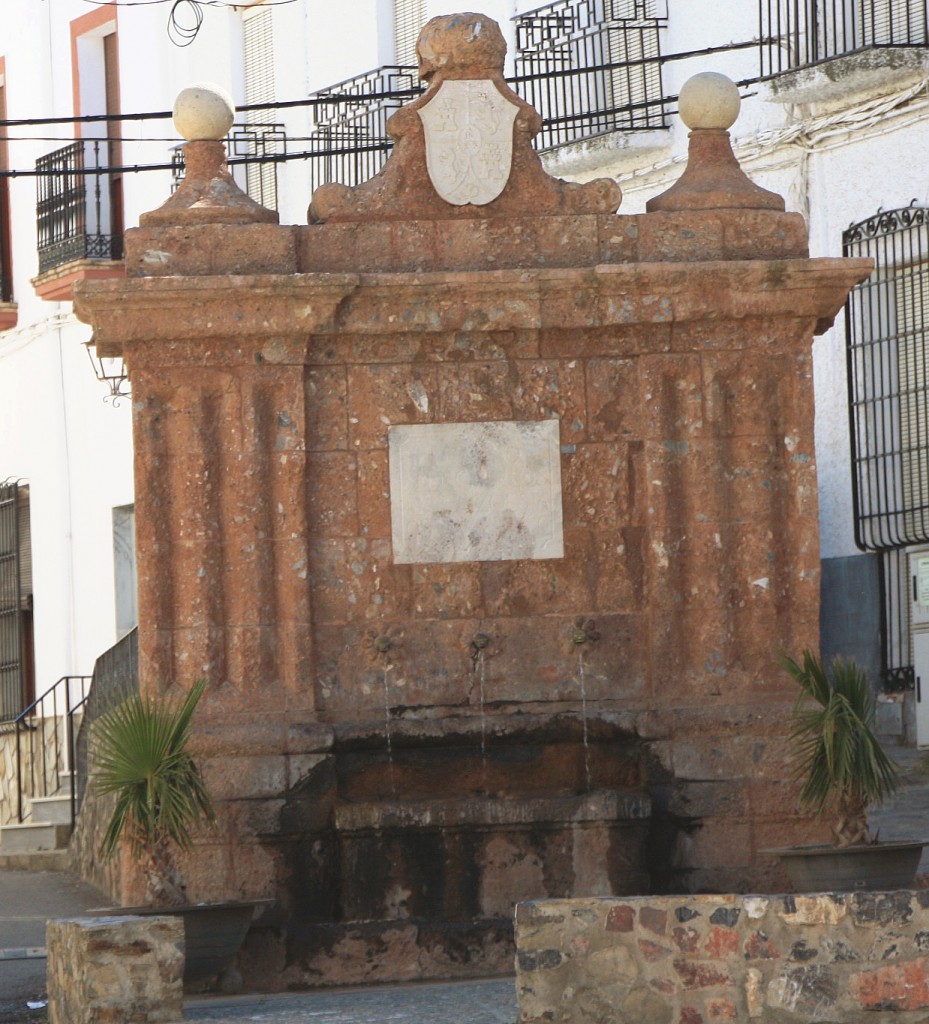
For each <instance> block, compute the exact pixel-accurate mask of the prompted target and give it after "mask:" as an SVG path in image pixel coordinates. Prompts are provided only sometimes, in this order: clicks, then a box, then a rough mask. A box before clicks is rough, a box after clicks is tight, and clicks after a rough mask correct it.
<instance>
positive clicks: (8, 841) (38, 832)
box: [0, 824, 71, 854]
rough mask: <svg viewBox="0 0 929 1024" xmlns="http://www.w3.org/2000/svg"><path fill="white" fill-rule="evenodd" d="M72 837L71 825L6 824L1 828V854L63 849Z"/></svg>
mask: <svg viewBox="0 0 929 1024" xmlns="http://www.w3.org/2000/svg"><path fill="white" fill-rule="evenodd" d="M70 837H71V825H70V824H67V825H31V824H27V825H4V826H3V828H0V854H5V853H34V852H36V851H38V850H62V849H64V848H65V847H66V846H67V845H68V840H69V839H70Z"/></svg>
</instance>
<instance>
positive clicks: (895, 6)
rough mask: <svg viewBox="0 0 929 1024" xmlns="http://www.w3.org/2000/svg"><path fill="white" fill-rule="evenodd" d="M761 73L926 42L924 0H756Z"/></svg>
mask: <svg viewBox="0 0 929 1024" xmlns="http://www.w3.org/2000/svg"><path fill="white" fill-rule="evenodd" d="M758 19H759V39H760V58H761V75H762V76H767V75H777V74H780V73H782V72H784V71H790V70H792V69H793V68H801V67H806V66H808V65H810V64H816V63H818V62H819V61H823V60H829V59H830V58H832V57H838V56H841V55H842V54H844V53H852V52H854V51H855V50H863V49H870V48H875V47H877V48H882V47H904V46H925V45H926V44H927V43H929V11H927V3H926V0H758Z"/></svg>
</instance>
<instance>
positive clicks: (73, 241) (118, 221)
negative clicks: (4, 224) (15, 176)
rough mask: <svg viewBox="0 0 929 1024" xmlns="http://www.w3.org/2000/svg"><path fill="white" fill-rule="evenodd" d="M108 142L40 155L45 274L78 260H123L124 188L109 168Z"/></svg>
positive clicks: (75, 145) (96, 141) (38, 210)
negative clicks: (122, 188)
mask: <svg viewBox="0 0 929 1024" xmlns="http://www.w3.org/2000/svg"><path fill="white" fill-rule="evenodd" d="M108 159H109V152H108V143H107V142H106V141H105V140H101V139H87V140H83V141H80V142H73V143H71V144H70V145H68V146H64V147H63V148H61V149H58V150H56V151H55V152H54V153H49V154H47V155H46V156H43V157H40V158H39V159H38V160H37V161H36V172H37V174H38V177H37V181H38V186H37V190H38V202H37V205H36V217H37V221H38V247H39V273H40V274H41V273H44V272H45V271H48V270H52V269H54V268H55V267H60V266H62V265H63V264H65V263H71V262H73V261H74V260H83V259H97V260H118V259H121V258H122V246H123V238H122V191H121V181H120V179H119V177H118V175H116V174H114V173H110V172H109V171H107V170H106V168H107V166H108Z"/></svg>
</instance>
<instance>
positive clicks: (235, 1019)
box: [0, 749, 929, 1024]
mask: <svg viewBox="0 0 929 1024" xmlns="http://www.w3.org/2000/svg"><path fill="white" fill-rule="evenodd" d="M892 753H893V755H894V757H895V758H896V759H897V760H898V761H899V762H900V764H901V766H902V768H903V769H904V776H903V782H902V785H901V787H900V789H899V790H898V792H897V794H896V795H895V796H894V797H892V798H891V799H890V800H889V801H888V802H887V803H886V804H885V805H884V807H883V808H881V809H880V810H877V811H873V812H872V813H871V824H872V828H875V829H879V830H880V836H881V838H882V839H912V838H926V839H927V840H929V752H926V751H917V750H903V749H895V750H893V751H892ZM920 870H921V871H922V872H924V873H925V874H926V875H927V876H929V850H927V852H926V853H924V855H923V860H922V863H921V864H920ZM106 902H107V901H106V899H105V897H103V896H101V894H100V893H99V892H97V891H96V890H95V889H93V888H91V887H90V886H87V885H84V884H82V883H81V882H78V881H77V880H76V879H74V878H72V877H71V876H70V875H67V874H64V873H58V872H39V873H33V872H26V871H12V870H0V1024H38V1022H41V1021H44V1020H46V1011H45V1008H44V1006H42V1005H36V1006H35V1007H34V1008H32V1009H30V1008H29V1006H28V1005H27V1004H28V1003H29V1002H32V1003H36V1004H42V1003H44V999H45V960H44V958H42V957H37V956H35V950H36V949H37V948H38V949H43V948H44V946H45V922H46V920H47V919H48V918H49V917H67V916H71V915H75V914H79V913H80V912H81V911H82V910H87V909H89V908H90V907H96V906H101V905H105V904H106ZM517 1017H518V1007H517V1003H516V995H515V990H514V986H513V980H512V979H498V980H492V981H473V982H449V983H433V984H420V985H395V986H390V987H379V988H359V989H342V990H329V991H322V992H308V993H301V994H288V995H277V996H262V995H247V996H236V997H224V998H216V997H197V998H194V999H190V1000H188V1001H187V1002H186V1003H185V1018H186V1019H187V1020H189V1021H204V1022H210V1024H239V1022H242V1021H256V1022H265V1024H514V1022H515V1021H516V1020H517Z"/></svg>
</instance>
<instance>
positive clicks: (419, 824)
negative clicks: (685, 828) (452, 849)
mask: <svg viewBox="0 0 929 1024" xmlns="http://www.w3.org/2000/svg"><path fill="white" fill-rule="evenodd" d="M651 811H652V804H651V800H649V798H648V797H647V796H646V795H645V794H643V793H632V792H629V793H623V792H618V791H616V790H609V791H601V792H597V793H589V794H586V795H584V796H572V797H548V798H541V797H540V798H536V799H533V798H522V799H507V800H498V799H493V798H489V799H482V798H480V797H472V798H470V799H463V800H423V801H410V802H405V803H403V804H399V803H397V802H389V803H358V804H343V805H342V806H340V807H337V808H336V809H335V827H336V829H337V830H338V831H339V832H359V831H365V830H368V829H389V828H455V827H456V826H460V825H479V826H484V827H493V826H512V825H538V824H540V823H545V824H547V825H550V826H551V827H558V826H560V825H562V824H566V823H570V824H579V825H580V824H583V823H585V822H594V823H596V824H602V823H603V822H605V821H615V822H619V821H639V820H642V819H645V818H648V817H649V816H650V815H651Z"/></svg>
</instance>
